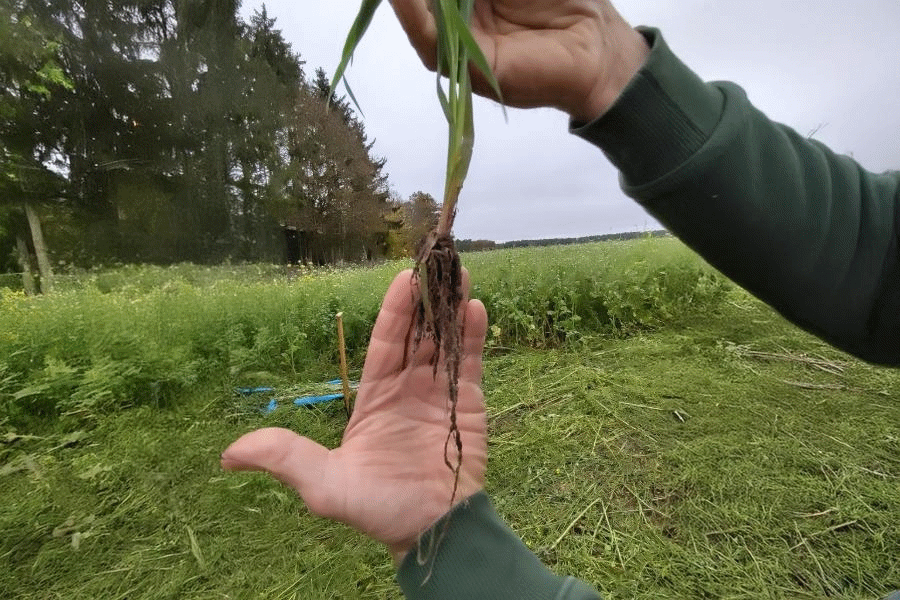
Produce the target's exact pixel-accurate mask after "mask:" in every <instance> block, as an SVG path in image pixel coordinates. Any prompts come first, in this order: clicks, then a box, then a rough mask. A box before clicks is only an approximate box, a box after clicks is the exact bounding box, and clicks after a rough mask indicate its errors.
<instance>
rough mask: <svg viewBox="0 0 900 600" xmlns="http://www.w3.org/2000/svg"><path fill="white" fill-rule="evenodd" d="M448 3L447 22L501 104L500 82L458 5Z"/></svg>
mask: <svg viewBox="0 0 900 600" xmlns="http://www.w3.org/2000/svg"><path fill="white" fill-rule="evenodd" d="M448 5H449V6H450V7H451V8H450V9H449V10H448V11H447V15H446V16H447V18H448V20H449V24H450V25H451V26H453V27H454V28H455V29H456V33H457V34H458V36H459V40H460V41H461V42H462V44H463V46H464V47H465V49H466V53H467V54H468V58H469V60H471V61H472V62H473V63H475V66H476V67H477V68H478V70H479V71H480V72H481V74H482V75H484V78H485V79H486V80H487V82H488V85H490V86H491V89H493V90H494V93H495V94H496V95H497V99H498V100H499V101H500V103H501V104H502V103H503V94H502V93H501V92H500V84H499V83H497V79H496V78H495V77H494V73H493V72H491V67H490V65H488V62H487V58H486V57H485V55H484V53H483V52H482V51H481V47H480V46H479V45H478V42H476V41H475V38H474V37H472V33H471V32H470V31H469V25H468V23H466V21H465V20H464V19H463V16H462V14H461V13H460V11H459V7H458V6H456V5H455V4H454V3H453V2H448ZM504 112H505V109H504Z"/></svg>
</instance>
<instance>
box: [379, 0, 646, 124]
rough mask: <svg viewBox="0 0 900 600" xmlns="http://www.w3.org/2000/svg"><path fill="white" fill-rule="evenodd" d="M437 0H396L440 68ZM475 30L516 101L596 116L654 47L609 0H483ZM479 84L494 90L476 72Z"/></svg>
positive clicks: (409, 29) (484, 90) (430, 62)
mask: <svg viewBox="0 0 900 600" xmlns="http://www.w3.org/2000/svg"><path fill="white" fill-rule="evenodd" d="M431 1H432V0H391V4H392V5H393V7H394V12H395V13H396V14H397V17H398V18H399V20H400V24H401V25H402V26H403V29H404V30H405V31H406V34H407V35H408V36H409V39H410V42H411V43H412V45H413V47H414V48H415V49H416V51H417V52H418V53H419V57H420V58H421V59H422V62H424V63H425V65H426V66H427V67H428V68H429V69H431V70H434V69H435V68H436V50H435V47H436V46H435V44H436V41H435V40H436V25H435V21H434V17H433V16H432V14H431V12H430V10H429V7H430V6H431ZM470 25H471V30H472V34H473V36H474V37H475V39H476V40H477V41H478V44H479V46H480V47H481V50H482V52H484V55H485V58H487V62H488V64H489V65H491V69H492V71H493V73H494V77H495V78H496V79H497V82H498V83H499V85H500V90H501V91H502V93H503V101H504V103H505V104H507V105H509V106H516V107H520V108H532V107H539V106H552V107H555V108H559V109H561V110H563V111H565V112H567V113H569V115H571V116H572V117H573V118H575V119H576V120H580V121H590V120H593V119H595V118H596V117H599V116H600V115H602V114H603V113H605V112H606V110H607V109H608V108H609V107H610V106H612V104H613V103H614V102H615V101H616V99H617V98H618V97H619V95H620V94H621V92H622V90H624V88H625V86H626V85H628V82H629V81H631V79H632V78H633V77H634V75H635V74H636V73H637V72H638V70H640V68H641V66H643V64H644V62H645V61H646V58H647V55H648V54H649V51H650V50H649V48H648V46H647V43H646V41H645V40H644V37H643V36H642V35H641V34H640V33H638V32H637V31H636V30H634V29H633V28H632V27H631V26H630V25H628V23H626V22H625V20H624V19H623V18H622V17H621V16H620V15H619V13H618V12H616V9H615V8H614V7H613V6H612V4H610V2H609V1H608V0H475V8H474V12H473V15H472V20H471V23H470ZM472 76H473V81H474V85H475V91H477V92H478V93H480V94H482V95H486V96H493V92H492V91H491V88H490V86H488V85H487V84H486V83H485V82H484V80H483V79H482V78H481V77H480V75H479V73H478V72H477V69H473V71H472Z"/></svg>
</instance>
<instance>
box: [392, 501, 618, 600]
mask: <svg viewBox="0 0 900 600" xmlns="http://www.w3.org/2000/svg"><path fill="white" fill-rule="evenodd" d="M445 519H447V517H444V519H442V520H440V521H438V523H437V524H436V525H435V526H434V527H432V528H431V529H430V530H429V531H428V532H427V533H425V535H423V536H422V539H421V540H420V542H419V548H413V550H412V551H410V553H409V554H408V555H407V556H406V558H405V559H404V561H403V564H402V565H401V566H400V570H399V571H398V572H397V581H398V582H399V584H400V588H401V589H402V590H403V594H404V595H405V596H406V597H407V598H414V599H417V600H426V599H427V600H443V599H447V600H459V599H462V598H465V599H467V600H482V599H484V600H507V599H508V600H597V599H599V598H600V595H599V594H598V593H597V592H596V591H594V590H593V589H591V588H590V587H588V586H587V585H585V584H584V583H582V582H580V581H578V580H577V579H574V578H572V577H560V576H558V575H555V574H553V573H552V572H551V571H550V570H549V569H547V567H545V566H544V565H543V564H541V561H540V560H538V558H537V557H536V556H535V555H534V554H533V553H532V552H531V551H530V550H529V549H528V547H527V546H525V544H524V543H522V541H521V540H520V539H519V537H518V536H517V535H516V534H515V533H513V531H512V530H511V529H510V528H509V527H508V526H507V525H506V524H505V523H504V522H503V520H502V519H501V518H500V516H499V515H498V514H497V512H496V511H495V510H494V507H493V506H492V505H491V502H490V500H489V499H488V497H487V495H486V494H485V493H484V492H481V493H478V494H476V495H474V496H472V497H471V498H469V499H468V500H466V501H465V502H462V503H460V504H459V505H457V506H456V507H455V508H454V510H453V511H452V512H451V513H450V515H449V519H450V522H449V527H447V528H446V531H445V527H444V524H445ZM442 533H444V535H443V538H441V534H442ZM437 539H440V541H439V542H438V547H437V551H436V552H434V553H432V554H433V557H434V560H433V561H431V560H427V557H428V554H429V553H428V548H430V547H432V545H433V543H434V542H435V541H436V540H437ZM420 554H421V555H422V556H423V558H425V560H421V561H420V560H419V555H420Z"/></svg>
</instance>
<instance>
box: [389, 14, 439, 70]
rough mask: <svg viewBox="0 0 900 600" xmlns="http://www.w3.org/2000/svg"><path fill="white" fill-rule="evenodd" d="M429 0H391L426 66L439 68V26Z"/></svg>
mask: <svg viewBox="0 0 900 600" xmlns="http://www.w3.org/2000/svg"><path fill="white" fill-rule="evenodd" d="M428 2H429V0H391V6H393V7H394V12H395V13H396V14H397V19H398V20H399V21H400V25H401V26H402V27H403V30H404V31H405V32H406V35H407V37H408V38H409V41H410V43H411V44H412V46H413V48H415V49H416V52H417V53H418V55H419V58H420V59H421V60H422V62H423V63H424V64H425V66H426V67H428V68H429V69H431V70H432V71H434V70H435V69H436V68H437V26H436V25H435V22H434V16H432V14H431V11H430V10H429V9H428Z"/></svg>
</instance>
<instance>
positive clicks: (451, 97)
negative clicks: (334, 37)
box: [331, 0, 501, 559]
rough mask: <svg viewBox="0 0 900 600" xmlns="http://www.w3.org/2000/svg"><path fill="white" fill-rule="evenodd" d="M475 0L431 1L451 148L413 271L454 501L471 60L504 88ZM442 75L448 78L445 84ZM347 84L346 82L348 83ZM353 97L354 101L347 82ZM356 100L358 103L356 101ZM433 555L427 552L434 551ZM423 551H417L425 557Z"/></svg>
mask: <svg viewBox="0 0 900 600" xmlns="http://www.w3.org/2000/svg"><path fill="white" fill-rule="evenodd" d="M380 3H381V0H363V2H362V5H361V7H360V10H359V14H358V15H357V17H356V20H355V22H354V23H353V26H352V28H351V29H350V33H349V34H348V36H347V41H346V43H345V45H344V51H343V55H342V57H341V62H340V64H339V66H338V68H337V70H336V71H335V74H334V79H333V80H332V82H331V90H332V92H333V91H334V88H335V86H336V85H337V82H338V81H341V80H342V79H344V72H345V70H346V68H347V65H348V63H349V62H350V59H351V57H352V56H353V52H354V50H355V49H356V46H357V45H358V44H359V40H360V39H361V38H362V36H363V34H364V33H365V31H366V29H367V28H368V27H369V24H370V23H371V21H372V17H373V15H374V14H375V10H376V8H378V5H379V4H380ZM473 4H474V0H434V1H433V3H432V14H433V15H434V18H435V21H436V25H437V31H438V36H437V49H436V50H437V62H436V64H437V65H438V71H437V73H438V74H437V95H438V99H439V101H440V103H441V107H442V108H443V110H444V115H445V116H446V118H447V123H448V125H449V135H448V148H447V171H446V177H445V183H444V201H443V204H442V209H441V216H440V219H439V221H438V225H437V227H436V228H435V229H434V230H432V231H430V232H429V233H428V234H427V235H426V236H425V237H424V238H423V239H422V240H421V241H420V242H419V247H418V252H417V256H416V265H415V268H414V270H413V277H414V278H416V279H417V280H418V283H419V289H420V290H422V293H421V294H420V301H419V306H418V310H417V311H416V317H415V323H414V326H413V330H414V331H415V339H414V341H413V348H414V349H415V348H418V346H419V344H420V343H421V341H422V340H423V339H426V338H427V339H431V340H433V341H434V344H435V351H434V356H433V357H432V364H433V365H434V373H435V376H436V375H437V369H438V363H439V360H438V359H439V356H440V354H441V353H443V356H444V360H445V366H446V370H447V380H448V390H447V393H448V396H449V401H450V402H449V403H450V425H449V429H448V432H447V439H446V441H445V442H444V462H445V463H446V465H447V468H448V469H450V471H452V473H453V491H452V492H451V495H450V502H449V505H450V506H451V507H452V505H453V502H454V501H455V500H456V492H457V488H458V485H459V469H460V467H461V465H462V452H463V448H462V439H461V437H460V431H459V427H458V426H457V423H456V402H457V384H458V381H459V364H460V355H461V349H460V339H461V337H462V331H461V330H462V324H461V323H460V322H459V318H458V315H459V307H460V302H461V301H462V297H463V294H462V272H461V266H460V260H459V254H458V253H457V251H456V247H455V245H454V241H453V234H452V229H453V220H454V218H455V217H456V204H457V201H458V200H459V193H460V191H461V190H462V186H463V182H464V181H465V179H466V174H467V173H468V171H469V163H470V162H471V159H472V147H473V145H474V141H475V127H474V124H473V118H472V83H471V80H470V77H469V63H470V62H471V63H473V64H474V65H475V67H476V68H477V69H478V70H479V71H480V72H481V74H482V75H483V76H484V78H485V79H486V80H487V81H488V83H489V84H490V85H491V87H492V88H493V89H494V93H495V94H496V95H497V97H498V98H501V94H500V87H499V85H498V84H497V81H496V79H495V78H494V76H493V73H491V70H490V67H489V66H488V64H487V59H486V58H485V56H484V54H483V53H482V52H481V49H480V48H479V47H478V44H477V43H476V42H475V38H473V37H472V34H471V32H470V31H469V26H468V23H469V19H470V18H471V15H472V7H473ZM442 76H446V78H447V89H446V90H444V87H443V83H442ZM345 85H346V81H345ZM347 92H348V94H349V95H350V98H351V100H353V102H354V103H356V99H355V98H354V97H353V93H352V92H351V91H350V88H349V86H347ZM358 106H359V105H358V103H357V107H358ZM451 443H452V444H453V447H454V449H455V454H456V456H455V460H452V461H451V450H450V444H451ZM429 554H430V553H429ZM421 558H422V557H421V556H420V559H421Z"/></svg>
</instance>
